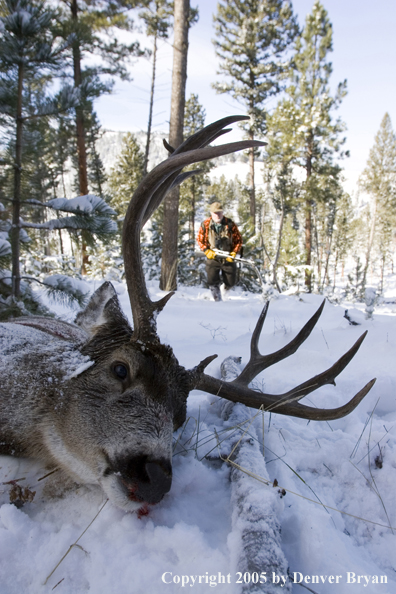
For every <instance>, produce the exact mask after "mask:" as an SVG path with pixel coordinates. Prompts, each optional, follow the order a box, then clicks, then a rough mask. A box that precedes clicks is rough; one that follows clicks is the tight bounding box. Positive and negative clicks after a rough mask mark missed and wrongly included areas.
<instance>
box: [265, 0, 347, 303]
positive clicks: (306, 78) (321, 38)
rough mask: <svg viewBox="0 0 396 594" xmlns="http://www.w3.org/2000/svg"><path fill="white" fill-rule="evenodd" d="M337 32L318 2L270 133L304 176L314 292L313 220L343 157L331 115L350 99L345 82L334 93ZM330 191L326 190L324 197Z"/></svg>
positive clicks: (337, 128) (337, 123)
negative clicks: (318, 199) (331, 54)
mask: <svg viewBox="0 0 396 594" xmlns="http://www.w3.org/2000/svg"><path fill="white" fill-rule="evenodd" d="M332 37H333V30H332V25H331V23H330V20H329V18H328V15H327V12H326V10H325V9H324V8H323V6H322V4H321V3H320V2H319V0H316V1H315V3H314V6H313V9H312V13H311V14H309V15H308V16H307V18H306V23H305V27H304V30H303V32H302V34H301V35H300V37H299V38H298V39H297V42H296V53H295V56H294V58H293V70H292V71H291V73H290V75H291V78H292V82H291V84H290V85H289V86H288V88H287V89H286V91H287V95H288V97H286V98H285V99H284V100H283V101H281V103H280V104H279V105H278V107H277V109H276V112H275V114H274V117H273V119H272V131H273V134H274V135H278V137H279V147H280V149H281V150H282V151H284V152H285V153H286V154H288V155H289V156H290V159H291V162H293V163H294V164H296V165H298V166H299V167H301V168H302V169H303V170H304V171H305V183H304V187H303V190H304V191H303V193H302V199H303V207H304V219H305V220H304V227H305V264H306V266H307V270H306V278H305V283H306V288H307V290H308V291H311V290H312V246H313V243H314V241H313V220H312V216H313V215H312V213H313V208H315V200H316V197H317V196H318V195H319V194H320V193H322V195H323V190H324V189H325V186H326V179H328V180H330V179H331V178H332V177H334V176H338V175H339V173H340V171H339V167H338V166H337V165H335V164H334V155H335V154H336V153H338V154H339V156H343V155H344V154H345V155H347V153H342V152H341V147H342V145H343V143H344V142H345V138H343V137H340V134H341V133H342V132H343V131H344V129H345V126H344V125H343V124H342V122H341V121H340V120H335V121H333V118H332V112H333V111H334V110H335V109H336V108H337V107H338V106H339V104H340V102H341V100H342V98H343V97H344V96H345V94H346V81H344V82H342V83H340V84H339V85H338V87H337V92H336V93H335V95H334V96H332V95H331V92H330V86H329V81H330V76H331V73H332V65H331V63H330V62H329V61H328V59H327V55H328V53H329V52H330V51H332ZM326 192H327V190H325V193H326Z"/></svg>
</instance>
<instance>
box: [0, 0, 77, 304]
mask: <svg viewBox="0 0 396 594" xmlns="http://www.w3.org/2000/svg"><path fill="white" fill-rule="evenodd" d="M4 11H5V16H4V17H2V18H1V19H0V28H1V30H2V36H1V38H0V79H1V91H0V113H1V114H2V116H3V117H2V119H3V123H4V124H5V125H6V126H7V128H8V133H9V135H10V136H11V138H12V136H14V138H15V144H14V147H13V150H12V149H11V147H10V151H11V155H10V156H11V157H12V162H11V163H10V166H11V167H12V168H13V170H14V175H13V178H14V179H13V198H12V228H11V246H12V294H13V295H14V297H16V298H18V297H19V296H20V292H21V290H20V283H21V273H20V243H21V241H20V240H21V221H20V218H21V208H22V184H23V179H22V178H23V165H24V162H23V160H24V156H23V131H24V129H25V128H26V123H27V122H28V121H29V120H31V119H36V118H40V117H41V118H46V117H49V116H50V115H53V114H56V113H59V112H60V111H63V110H66V109H68V108H70V107H71V106H73V105H74V104H75V96H74V95H73V93H70V90H69V89H67V88H66V87H65V88H64V89H63V90H62V91H61V92H60V93H59V94H58V96H57V97H53V98H51V97H49V96H48V95H47V96H45V95H44V94H43V92H42V89H43V88H44V87H45V84H46V82H47V81H48V80H49V79H50V78H51V75H52V76H53V74H54V72H55V71H56V70H57V69H59V68H62V66H63V59H64V52H65V49H66V47H67V44H64V43H61V42H60V41H59V37H56V36H54V35H53V32H52V25H53V23H54V20H55V14H54V12H53V11H51V10H49V9H48V8H47V7H46V6H45V4H44V3H42V2H35V3H32V2H29V1H27V0H5V1H4ZM33 81H35V85H36V87H37V86H38V87H39V88H40V91H41V92H40V93H38V94H34V93H33V94H32V87H30V86H29V85H30V84H32V83H33Z"/></svg>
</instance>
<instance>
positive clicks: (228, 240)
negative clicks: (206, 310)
mask: <svg viewBox="0 0 396 594" xmlns="http://www.w3.org/2000/svg"><path fill="white" fill-rule="evenodd" d="M209 210H210V215H211V216H210V217H209V218H208V219H206V220H205V221H204V222H203V223H202V224H201V226H200V228H199V232H198V236H197V242H198V245H199V248H200V249H201V250H202V251H203V252H204V253H205V255H206V257H207V260H206V275H207V281H208V285H209V289H210V290H211V293H212V295H213V299H214V300H215V301H221V292H220V284H221V282H223V283H224V289H225V291H228V290H229V289H231V287H233V286H234V285H235V282H236V263H235V256H236V254H237V253H238V252H239V251H240V250H241V248H242V236H241V234H240V232H239V230H238V227H237V226H236V225H235V223H234V222H233V221H232V220H231V219H228V218H227V217H225V216H224V213H223V207H222V205H221V204H220V202H213V204H211V205H210V206H209ZM214 250H221V251H223V252H228V253H229V254H230V257H229V258H227V257H221V256H218V255H217V254H216V252H215V251H214Z"/></svg>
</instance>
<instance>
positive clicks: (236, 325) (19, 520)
mask: <svg viewBox="0 0 396 594" xmlns="http://www.w3.org/2000/svg"><path fill="white" fill-rule="evenodd" d="M94 288H97V284H96V286H95V287H93V286H92V290H93V289H94ZM115 288H116V291H117V293H118V296H119V299H120V301H121V303H122V306H123V308H124V310H125V313H126V315H127V316H128V317H129V319H131V317H132V316H131V312H130V309H129V305H128V296H127V292H126V291H125V287H124V285H122V284H115ZM149 291H150V294H151V297H152V299H153V300H157V299H159V298H160V297H161V296H163V293H162V292H161V291H159V289H158V287H157V285H156V283H155V282H154V281H152V282H150V283H149ZM395 294H396V292H395V290H394V288H392V289H391V290H390V291H389V293H388V294H387V295H386V296H385V297H386V298H385V300H383V302H382V304H381V303H376V304H375V305H374V311H373V313H372V315H371V317H370V318H369V319H367V317H366V312H365V307H366V305H365V304H364V303H362V304H358V305H357V304H353V303H341V304H340V305H332V304H330V303H327V304H326V306H325V309H324V312H323V314H322V316H321V318H320V319H319V322H318V324H317V326H316V327H315V329H314V330H313V332H312V334H311V336H310V337H309V338H308V340H307V341H306V342H305V343H304V344H303V345H302V347H301V348H300V349H299V351H297V353H295V354H294V355H293V356H292V357H291V358H290V359H287V360H285V361H283V362H281V363H279V364H278V365H276V366H274V367H273V368H269V369H268V370H266V371H265V372H264V373H263V374H262V376H260V377H259V378H256V380H255V382H254V385H255V387H256V388H257V389H261V390H263V391H266V392H275V393H281V392H285V391H286V390H288V389H290V388H291V387H292V386H293V385H296V384H298V383H301V382H303V381H305V380H307V379H308V378H309V377H312V376H315V375H316V374H317V373H320V372H321V371H323V370H324V369H327V368H328V367H330V366H331V365H332V364H333V363H334V362H335V361H336V360H337V359H338V358H339V357H341V355H342V354H343V353H344V352H345V351H346V350H348V349H349V348H350V347H351V346H352V344H353V343H354V342H355V341H356V340H357V339H358V337H359V336H360V335H361V334H362V333H363V332H364V331H365V330H368V335H367V337H366V339H365V341H364V342H363V344H362V346H361V348H360V349H359V351H358V353H357V354H356V356H355V357H354V359H353V360H352V362H351V363H350V364H349V365H348V367H347V368H346V369H345V370H344V371H343V372H342V374H341V375H340V377H339V378H338V379H337V386H336V387H334V386H331V385H330V386H325V387H323V388H321V389H320V390H319V391H318V392H317V393H313V394H310V395H309V396H308V397H307V398H305V399H304V400H303V403H304V404H307V405H314V406H319V407H326V408H330V407H337V406H340V405H341V404H344V403H345V402H346V401H347V400H349V399H350V398H351V397H352V396H353V395H354V394H355V393H356V392H358V391H359V390H360V389H361V388H362V387H363V386H364V385H365V384H366V383H367V382H368V381H369V380H371V379H372V378H373V377H377V378H378V379H377V382H376V384H375V385H374V387H373V389H372V390H371V392H370V393H369V394H368V395H367V396H366V397H365V399H364V400H363V402H362V403H360V405H359V406H358V407H357V408H356V409H355V410H354V411H353V412H352V413H351V414H350V415H349V416H347V417H345V418H343V419H340V420H337V421H330V422H328V423H327V422H324V423H320V422H314V421H312V422H310V423H308V422H307V421H305V420H303V419H297V418H293V417H285V416H281V415H276V414H271V415H270V414H268V413H262V412H261V411H256V410H252V409H245V408H244V407H242V405H237V407H233V411H234V412H232V413H231V415H229V416H228V415H227V414H222V411H223V412H224V406H223V404H222V401H219V400H218V399H217V398H216V397H214V396H210V395H208V394H204V393H200V392H198V391H193V392H192V393H191V395H190V397H189V405H188V414H187V417H188V420H187V422H186V425H185V426H184V427H183V428H182V429H180V430H179V432H178V433H177V434H175V442H176V441H177V444H176V447H175V455H174V462H173V472H174V479H173V484H172V489H171V491H170V493H169V494H168V495H167V496H166V497H165V498H164V499H163V500H162V502H161V503H159V504H157V505H156V506H153V507H152V508H151V509H150V510H149V513H148V515H146V516H142V517H140V518H139V517H138V515H136V514H128V513H127V514H126V513H124V512H123V511H122V510H119V509H117V508H116V507H114V506H113V505H112V504H110V503H109V502H107V503H106V505H105V506H104V507H103V509H102V510H101V511H100V513H99V515H98V516H97V518H96V519H95V520H94V521H93V523H92V525H90V526H89V524H90V522H91V521H92V520H93V519H94V517H95V516H96V514H97V513H98V511H99V510H100V509H101V508H102V506H103V504H104V503H105V497H104V495H103V493H102V492H101V491H100V490H99V489H97V490H96V489H92V490H91V489H88V488H86V487H80V488H78V489H72V490H69V491H67V492H65V493H64V494H63V496H62V497H50V496H49V494H48V493H47V492H46V489H45V483H46V481H47V479H46V480H43V481H40V482H38V479H39V478H40V477H42V476H43V475H45V469H44V468H42V467H40V465H39V464H38V463H35V462H32V461H27V460H21V459H19V460H18V459H14V458H11V457H6V456H3V457H0V467H1V468H0V477H1V478H0V483H2V484H1V487H0V504H1V505H0V592H2V593H4V594H14V593H15V594H16V593H18V594H19V592H26V593H28V594H36V593H40V594H41V593H42V592H49V591H52V589H53V588H54V587H55V586H56V592H57V593H59V594H61V593H62V592H64V593H67V594H71V593H73V594H83V593H88V592H92V593H95V594H102V593H103V594H118V593H119V592H124V593H125V594H146V593H147V592H153V593H154V592H155V593H156V594H157V593H158V594H167V593H169V594H174V593H178V592H184V591H191V592H197V593H201V594H202V593H203V594H207V593H209V592H213V591H215V592H219V593H221V592H224V594H241V592H242V591H244V592H247V591H251V592H272V591H275V592H277V591H279V592H283V591H286V588H282V585H281V583H279V584H278V586H276V584H273V583H272V581H273V577H272V574H271V571H268V567H267V565H268V559H269V558H270V557H271V551H274V550H276V543H275V541H273V540H271V536H270V535H269V536H267V537H266V539H267V540H265V541H264V544H263V545H262V547H261V548H260V550H259V551H257V559H256V562H257V563H256V565H259V566H261V565H262V566H263V567H264V566H265V568H263V569H262V571H263V572H264V571H267V574H266V578H267V579H268V582H269V583H270V587H269V586H268V588H267V587H266V584H262V585H261V586H260V585H257V586H256V588H255V589H251V590H248V589H247V586H246V584H244V583H243V580H244V578H243V572H245V569H243V568H244V567H252V566H253V565H252V563H250V565H249V563H247V564H244V563H243V562H242V561H243V559H244V550H245V549H244V542H243V540H244V537H243V534H244V533H246V531H247V530H252V527H253V528H254V525H255V521H256V520H257V529H258V531H260V530H261V534H264V533H266V532H265V531H266V530H267V529H268V526H271V525H272V524H271V522H272V521H274V522H275V524H277V523H279V524H280V527H281V537H280V541H279V547H280V548H281V550H277V553H279V554H282V555H283V556H284V557H285V559H286V564H287V565H288V566H289V568H290V571H291V575H293V574H294V577H295V578H296V580H300V579H301V580H303V581H302V585H306V586H307V587H309V588H311V590H313V591H315V592H318V594H333V593H336V594H353V593H354V592H356V593H360V592H367V593H368V594H392V593H393V592H395V586H396V547H395V532H394V531H392V530H391V529H390V528H388V526H389V525H391V526H393V527H394V529H396V509H395V506H394V494H395V491H396V472H395V470H396V443H395V441H396V437H395V428H394V425H395V423H396V406H395V404H396V403H395V400H396V367H395V361H396V300H395V297H394V295H395ZM321 301H322V297H321V296H318V295H306V294H301V295H300V296H296V295H281V296H280V297H279V298H277V299H273V300H272V302H271V304H270V308H269V312H268V316H267V320H266V322H265V325H264V328H263V332H262V337H261V339H260V350H261V352H262V353H263V354H266V353H269V352H272V351H275V350H278V349H279V348H281V347H282V346H284V345H285V344H286V343H287V342H289V341H290V340H291V339H292V338H293V337H294V336H295V335H296V333H297V332H298V331H299V329H300V328H301V327H302V326H303V324H304V323H305V322H306V321H307V320H308V319H309V317H310V316H312V315H313V313H314V312H315V311H316V309H317V308H318V307H319V305H320V303H321ZM50 306H51V304H50ZM262 306H263V300H262V297H261V296H260V295H252V294H248V293H244V292H242V291H241V290H239V289H236V290H235V291H232V292H231V294H230V295H229V296H228V298H227V301H223V302H221V303H215V302H213V301H211V300H210V296H209V291H208V290H206V289H203V288H184V287H181V288H179V290H178V291H177V293H176V294H175V295H174V296H173V297H172V299H171V300H170V301H169V303H168V304H167V306H166V307H165V309H164V311H163V312H162V313H161V314H160V315H159V316H158V320H157V322H158V332H159V335H160V337H161V339H162V341H163V342H165V343H168V344H171V345H172V347H173V349H174V352H175V354H176V356H177V357H178V359H179V361H180V363H181V364H182V365H184V366H185V367H186V368H192V367H194V366H195V365H196V364H197V363H198V362H199V361H201V360H202V359H204V358H205V357H207V356H209V355H211V354H214V353H217V354H218V355H219V357H218V359H216V360H215V361H213V362H212V363H211V364H210V365H209V367H208V369H207V373H209V374H212V375H215V376H216V377H220V365H221V362H222V361H223V360H224V359H225V358H226V357H227V356H229V355H234V356H236V357H239V356H240V357H242V366H243V365H245V364H246V362H247V360H248V357H249V350H250V337H251V333H252V331H253V329H254V326H255V323H256V320H257V318H258V315H259V313H260V311H261V309H262ZM346 309H348V315H349V316H350V318H351V319H352V320H355V321H357V322H358V324H359V325H351V324H350V323H349V322H348V320H347V319H346V318H345V317H344V313H345V310H346ZM57 313H58V314H59V313H61V314H62V315H63V317H64V319H67V320H68V321H70V320H71V319H73V317H74V316H75V312H71V311H70V310H66V309H63V307H61V306H60V305H57ZM82 363H83V362H82V361H80V362H79V364H80V365H81V364H82ZM76 367H77V365H76ZM238 410H239V411H240V413H238ZM235 411H236V412H235ZM237 413H238V414H240V415H242V417H243V418H244V419H247V420H248V421H249V422H248V423H245V425H244V427H245V429H244V430H243V432H242V433H244V436H245V438H246V439H245V441H244V442H243V443H242V445H241V452H242V454H241V455H242V458H241V459H242V460H243V456H244V457H245V465H246V466H249V470H250V471H252V469H253V474H257V469H260V465H261V470H260V472H261V477H262V480H261V481H259V480H256V479H254V478H253V477H252V476H250V477H247V478H246V480H243V478H242V479H241V477H239V479H238V480H237V481H235V480H233V481H232V482H230V474H231V467H230V465H229V464H227V463H226V462H222V461H221V460H220V458H219V454H221V456H222V457H223V458H224V457H225V458H226V457H227V456H228V454H229V453H230V447H231V444H232V443H234V442H235V426H234V425H233V423H235V418H234V417H233V415H234V414H237ZM227 416H228V418H227ZM239 431H241V430H240V429H239ZM219 441H221V445H220V448H219V447H218V442H219ZM263 448H264V451H265V461H266V465H265V466H264V461H263V458H262V456H261V453H262V452H263ZM205 456H207V457H208V458H209V459H207V458H205ZM249 456H250V457H249ZM376 459H377V463H376ZM379 466H382V467H381V468H380V467H379ZM232 473H234V470H232ZM22 477H25V480H23V481H20V484H21V485H22V486H29V487H30V489H31V490H32V491H36V496H35V498H34V500H33V502H31V503H26V504H25V505H24V506H23V507H22V508H21V509H17V508H16V507H15V506H14V505H11V504H10V503H9V490H10V486H9V485H6V484H4V483H6V482H8V481H10V480H13V479H18V478H22ZM275 479H276V481H277V487H276V488H274V487H273V486H272V485H273V482H274V481H275ZM240 481H242V482H240ZM268 483H269V485H268ZM238 485H239V486H238ZM282 489H285V491H286V495H284V496H283V494H282ZM281 495H282V497H281ZM241 497H242V499H241ZM238 502H239V503H238ZM244 505H246V506H247V507H248V508H249V509H248V510H247V513H246V517H245V516H244V515H243V513H242V514H241V509H243V506H244ZM325 506H328V507H327V508H326V507H325ZM341 512H343V513H341ZM265 518H268V522H267V521H264V519H265ZM88 526H89V528H88V529H87V531H86V532H85V533H84V535H83V536H82V537H81V539H80V540H79V541H78V544H77V546H74V547H72V549H71V550H70V553H69V554H68V555H67V556H66V557H65V558H64V560H63V561H62V563H61V564H60V565H59V567H57V569H56V570H55V571H54V573H53V574H52V575H51V577H50V578H49V579H48V582H47V584H46V585H44V582H45V580H46V578H47V576H49V574H50V573H51V572H52V570H53V569H54V568H55V567H56V565H57V564H58V562H59V561H60V560H61V558H62V557H63V555H65V553H67V551H68V550H69V548H70V546H71V545H72V544H73V543H75V542H76V541H77V539H78V538H79V537H80V536H81V534H82V533H83V532H84V530H85V529H86V528H87V527H88ZM268 534H269V533H268ZM253 561H254V560H253ZM238 571H240V572H241V575H242V578H240V576H239V574H238V573H237V572H238ZM246 571H249V570H246ZM250 571H251V570H250ZM331 576H334V578H333V583H332V581H331ZM336 576H341V577H339V578H338V583H337V582H336ZM358 576H366V578H364V577H361V578H360V577H359V578H358ZM199 577H200V580H199ZM250 577H251V576H250ZM275 577H276V576H275ZM223 578H224V579H223ZM238 578H240V579H242V583H239V584H237V583H236V582H237V580H238ZM348 578H349V583H348ZM385 578H386V580H387V583H381V579H382V582H384V580H385ZM228 579H229V580H230V582H229V583H227V580H228ZM358 579H359V580H360V583H358ZM354 580H355V581H354ZM199 581H200V582H201V583H199ZM224 581H225V583H222V582H224ZM275 581H276V580H275ZM367 584H368V585H367ZM288 587H289V588H290V591H292V592H293V594H295V593H297V592H302V591H303V590H302V588H301V587H300V586H298V585H293V586H292V585H291V583H290V580H289V582H288ZM242 589H243V590H242Z"/></svg>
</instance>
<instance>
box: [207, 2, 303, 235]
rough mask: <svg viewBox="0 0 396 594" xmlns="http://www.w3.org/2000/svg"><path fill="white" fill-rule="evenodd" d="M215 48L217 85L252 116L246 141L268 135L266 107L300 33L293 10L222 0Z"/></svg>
mask: <svg viewBox="0 0 396 594" xmlns="http://www.w3.org/2000/svg"><path fill="white" fill-rule="evenodd" d="M214 21H215V24H216V39H215V40H214V45H215V49H216V53H217V55H218V57H219V58H220V60H221V62H220V70H219V74H224V75H225V76H226V77H227V81H228V82H218V83H215V84H214V85H213V86H214V88H215V89H216V91H217V92H218V93H230V94H231V95H232V97H233V98H234V99H236V100H237V101H238V102H241V103H242V104H243V105H244V106H245V109H246V111H247V114H248V115H249V116H250V118H251V119H250V121H249V122H248V123H247V124H244V125H243V127H244V130H245V132H246V134H247V136H248V138H253V137H254V136H255V135H259V136H260V135H262V134H264V133H265V132H266V129H267V125H266V118H267V111H266V107H265V102H266V100H268V99H269V98H270V97H273V96H274V95H276V94H278V93H279V92H280V91H281V89H282V84H281V79H282V76H283V74H284V72H285V68H286V63H287V62H286V59H285V53H286V51H287V49H288V48H289V47H290V44H291V43H292V41H293V40H294V38H295V36H296V34H297V33H298V27H297V22H296V18H295V17H294V16H293V11H292V6H291V3H290V2H289V1H286V0H223V3H221V2H219V3H218V12H217V14H216V15H215V17H214ZM254 156H255V152H254V149H250V151H249V163H250V182H249V183H250V217H251V220H252V227H253V231H254V230H255V220H256V196H255V182H254Z"/></svg>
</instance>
